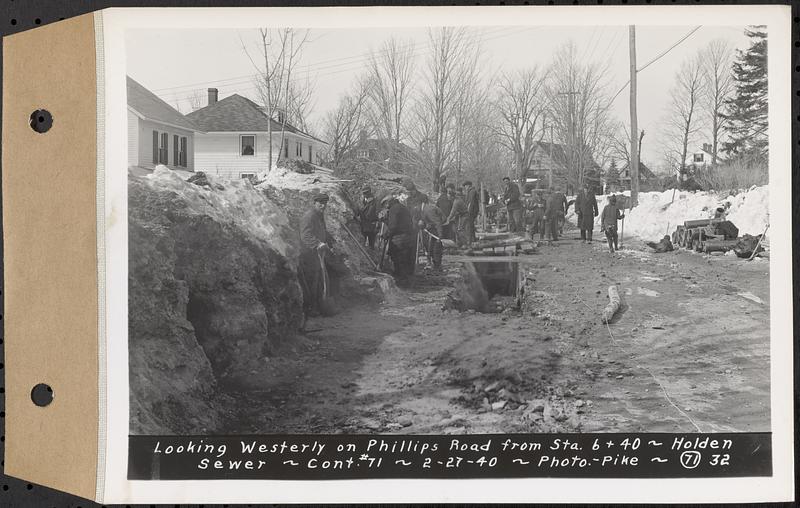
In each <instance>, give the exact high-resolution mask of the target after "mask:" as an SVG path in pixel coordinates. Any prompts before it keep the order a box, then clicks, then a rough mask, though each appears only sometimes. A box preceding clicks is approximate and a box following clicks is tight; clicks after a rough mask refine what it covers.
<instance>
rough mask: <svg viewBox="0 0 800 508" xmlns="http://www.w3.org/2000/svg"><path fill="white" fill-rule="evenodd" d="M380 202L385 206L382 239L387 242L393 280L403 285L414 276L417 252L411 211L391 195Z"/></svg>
mask: <svg viewBox="0 0 800 508" xmlns="http://www.w3.org/2000/svg"><path fill="white" fill-rule="evenodd" d="M381 204H382V205H383V206H384V208H386V230H385V231H384V233H383V239H384V240H385V241H387V242H389V257H390V258H391V260H392V264H393V265H394V276H395V280H396V282H397V283H398V285H403V284H406V283H408V282H410V279H411V278H412V277H413V276H414V264H415V263H414V261H415V259H414V256H416V254H417V237H416V235H415V234H414V225H413V224H412V223H411V212H410V211H409V210H408V207H406V206H405V205H404V204H403V203H401V202H400V201H399V200H398V199H397V198H396V197H395V196H393V195H389V196H386V197H385V198H383V201H382V202H381Z"/></svg>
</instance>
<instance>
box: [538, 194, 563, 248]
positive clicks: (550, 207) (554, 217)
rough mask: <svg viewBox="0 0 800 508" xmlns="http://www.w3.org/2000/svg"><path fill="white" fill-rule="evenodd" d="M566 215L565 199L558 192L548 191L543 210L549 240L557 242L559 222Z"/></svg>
mask: <svg viewBox="0 0 800 508" xmlns="http://www.w3.org/2000/svg"><path fill="white" fill-rule="evenodd" d="M566 213H567V197H566V196H565V195H564V194H563V193H562V192H560V191H558V190H552V189H551V190H550V194H549V195H548V197H547V204H546V205H545V209H544V222H545V224H546V226H547V231H548V233H549V234H550V240H552V241H556V240H558V227H559V221H560V220H561V219H563V218H564V216H565V215H566Z"/></svg>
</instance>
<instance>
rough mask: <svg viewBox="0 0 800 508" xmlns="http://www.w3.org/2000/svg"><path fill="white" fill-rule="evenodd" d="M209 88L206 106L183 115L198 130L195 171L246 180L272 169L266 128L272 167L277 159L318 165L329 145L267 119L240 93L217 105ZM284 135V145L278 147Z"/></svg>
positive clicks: (305, 133) (213, 90)
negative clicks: (269, 130)
mask: <svg viewBox="0 0 800 508" xmlns="http://www.w3.org/2000/svg"><path fill="white" fill-rule="evenodd" d="M217 98H218V91H217V89H216V88H209V89H208V105H207V106H206V107H204V108H201V109H198V110H197V111H194V112H192V113H189V114H188V115H186V118H187V119H188V120H189V121H191V122H192V123H193V124H195V125H197V126H198V127H199V128H200V129H202V131H203V132H202V133H199V134H198V135H197V137H196V139H195V168H196V170H197V171H204V172H206V173H209V174H214V175H220V176H223V177H226V178H249V177H253V176H255V175H256V174H257V173H259V172H262V171H266V170H267V169H269V167H270V161H269V136H268V134H267V133H268V129H269V125H270V123H271V129H272V167H274V166H275V164H276V163H277V161H278V159H279V158H282V159H301V160H304V161H307V162H311V163H313V164H320V163H321V161H322V154H323V152H324V151H325V149H326V148H327V146H328V145H327V143H325V142H324V141H322V140H321V139H318V138H315V137H314V136H312V135H311V134H308V133H307V132H303V131H302V130H300V129H298V128H297V127H294V126H293V125H291V124H289V123H286V124H285V125H282V123H283V122H282V120H283V118H282V117H280V116H279V118H278V120H275V119H272V118H270V117H269V116H268V115H267V114H266V112H265V111H264V108H262V107H261V106H259V105H258V104H256V103H255V102H253V101H251V100H250V99H248V98H246V97H242V96H241V95H238V94H233V95H229V96H228V97H225V98H224V99H220V100H218V99H217ZM281 131H283V146H281Z"/></svg>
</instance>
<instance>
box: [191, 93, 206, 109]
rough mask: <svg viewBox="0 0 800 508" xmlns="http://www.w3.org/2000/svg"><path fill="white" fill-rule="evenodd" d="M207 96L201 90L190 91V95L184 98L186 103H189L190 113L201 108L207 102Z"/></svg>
mask: <svg viewBox="0 0 800 508" xmlns="http://www.w3.org/2000/svg"><path fill="white" fill-rule="evenodd" d="M207 97H208V95H206V94H204V93H203V91H202V90H192V93H191V94H190V95H189V96H188V97H186V102H187V103H189V109H190V110H191V111H197V110H198V109H200V108H202V107H203V104H204V103H205V102H206V101H207V100H208V99H207Z"/></svg>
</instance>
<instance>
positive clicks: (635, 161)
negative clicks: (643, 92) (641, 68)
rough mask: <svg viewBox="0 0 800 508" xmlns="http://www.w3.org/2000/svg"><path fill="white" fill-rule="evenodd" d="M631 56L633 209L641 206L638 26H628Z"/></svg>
mask: <svg viewBox="0 0 800 508" xmlns="http://www.w3.org/2000/svg"><path fill="white" fill-rule="evenodd" d="M628 32H629V40H630V44H629V45H630V54H631V162H630V168H629V169H630V171H631V208H633V207H634V206H636V205H638V204H639V124H638V121H637V119H636V26H634V25H630V26H628Z"/></svg>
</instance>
